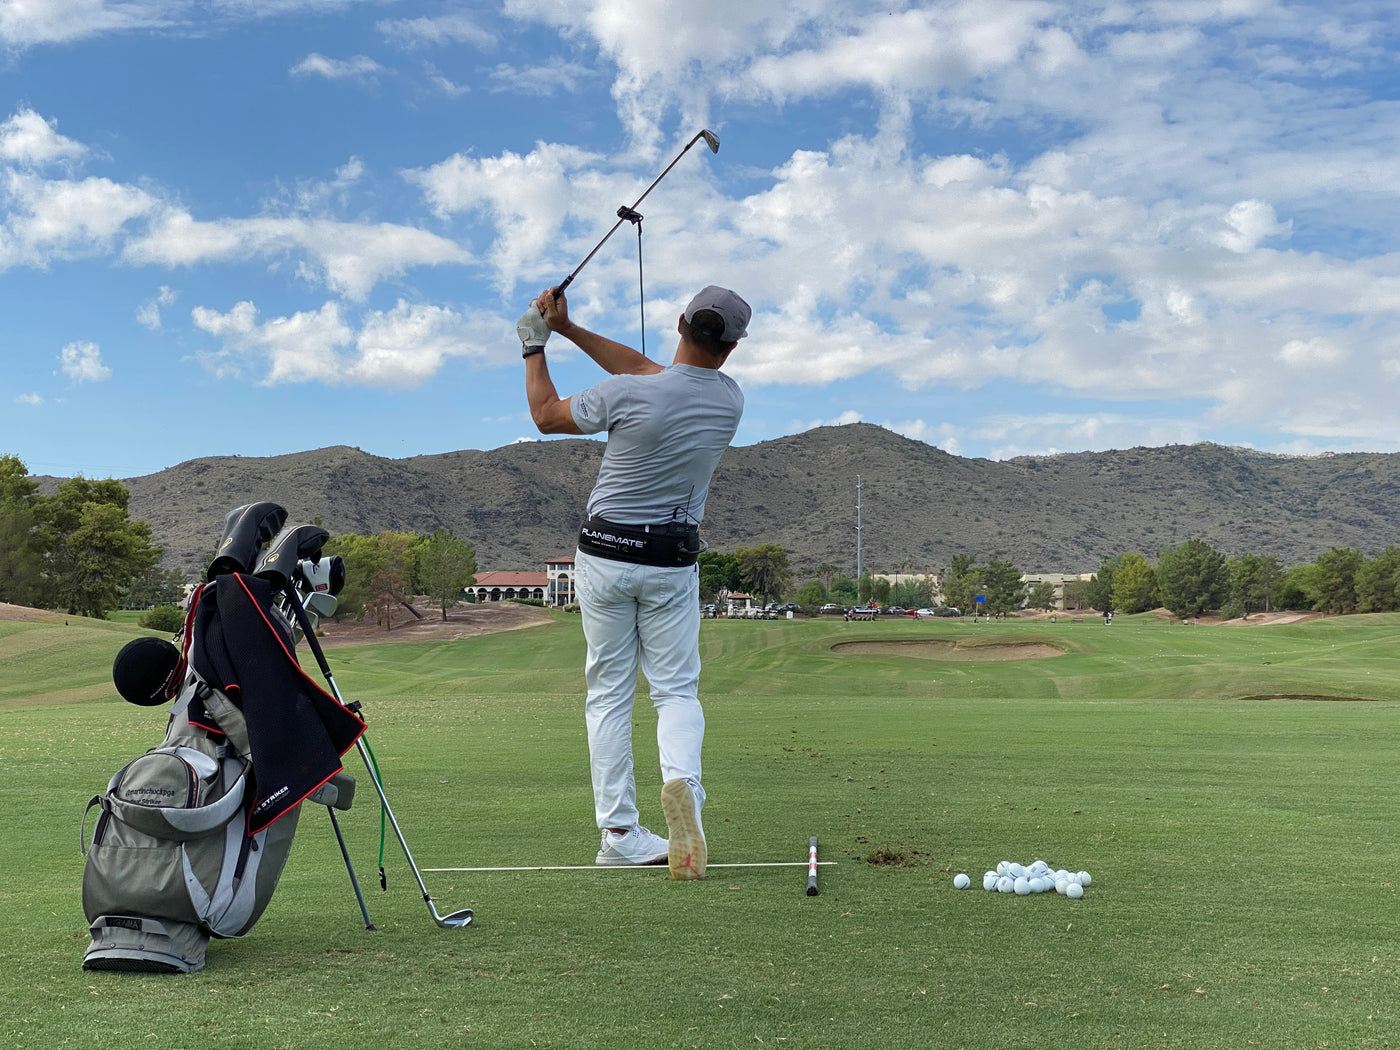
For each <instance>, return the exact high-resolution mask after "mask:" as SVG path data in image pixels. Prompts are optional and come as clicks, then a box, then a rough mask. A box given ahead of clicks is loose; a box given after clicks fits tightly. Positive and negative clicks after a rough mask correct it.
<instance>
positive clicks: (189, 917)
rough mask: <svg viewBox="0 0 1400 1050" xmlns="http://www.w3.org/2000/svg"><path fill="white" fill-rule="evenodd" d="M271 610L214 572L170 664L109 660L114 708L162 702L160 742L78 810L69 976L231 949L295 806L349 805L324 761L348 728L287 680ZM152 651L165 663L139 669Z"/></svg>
mask: <svg viewBox="0 0 1400 1050" xmlns="http://www.w3.org/2000/svg"><path fill="white" fill-rule="evenodd" d="M279 509H280V508H279ZM276 599H277V592H276V590H275V589H274V587H273V585H272V584H270V583H269V582H268V581H267V580H266V579H262V578H259V577H257V576H249V575H243V574H240V573H235V572H229V573H226V574H221V575H219V576H218V577H217V578H215V579H213V580H211V582H210V583H208V584H206V585H205V586H204V587H203V588H201V589H200V590H199V591H197V592H196V593H195V595H194V597H192V598H191V602H190V614H189V616H188V617H187V619H186V624H185V629H184V632H183V635H184V641H185V646H184V650H183V652H181V651H180V650H177V649H176V648H175V647H174V646H173V645H169V644H168V643H159V645H161V646H165V649H164V650H162V649H159V647H156V648H155V649H154V650H153V649H152V647H151V646H149V645H143V643H149V642H151V641H152V640H151V639H141V640H139V642H133V643H130V645H129V646H128V647H127V649H130V650H132V651H138V652H139V653H140V654H141V655H142V656H143V658H145V659H146V660H147V661H148V662H147V664H145V665H143V666H142V673H141V674H134V673H132V672H130V661H127V662H126V663H123V662H122V659H123V655H124V654H126V653H127V650H126V649H124V650H123V654H119V657H118V665H116V666H115V667H114V677H115V678H116V679H117V681H118V688H119V691H121V692H122V695H124V696H126V697H127V699H129V700H132V702H134V703H140V704H148V703H153V702H163V700H164V699H165V697H167V696H168V695H169V694H170V693H171V692H175V690H178V692H175V697H174V699H175V703H174V706H173V707H172V709H171V714H170V721H169V724H168V726H167V729H166V733H165V739H164V740H163V741H162V742H161V744H160V746H159V747H156V748H152V749H151V750H150V751H147V752H146V753H145V754H144V755H141V756H140V757H139V758H136V759H134V760H133V761H131V762H129V763H127V764H126V765H125V766H123V767H122V768H121V769H120V770H118V771H117V773H116V775H114V776H113V777H112V779H111V781H110V782H109V783H108V785H107V790H106V792H105V793H103V794H100V795H97V796H95V797H94V798H93V799H92V800H91V801H90V802H89V803H88V810H89V811H91V810H92V809H93V808H98V809H99V810H100V813H99V815H98V817H97V820H96V823H95V825H94V827H93V833H92V843H91V846H90V847H89V848H88V849H87V864H86V867H85V869H84V872H83V912H84V914H85V915H86V917H87V920H88V923H89V929H90V931H91V934H92V944H91V945H90V946H89V947H88V949H87V952H86V954H85V955H84V958H83V968H84V969H88V970H142V971H154V972H182V973H191V972H193V971H195V970H198V969H200V968H201V967H203V965H204V960H205V948H206V946H207V945H208V942H209V939H210V938H211V937H221V938H222V937H242V936H244V935H246V934H247V933H248V932H249V931H250V930H251V929H252V928H253V925H254V924H255V923H256V922H257V921H258V919H259V918H260V917H261V916H262V914H263V911H264V909H265V908H266V907H267V906H268V903H269V902H270V901H271V899H272V894H273V891H274V890H275V889H276V888H277V882H278V879H279V878H280V877H281V874H282V869H283V867H284V865H285V864H286V861H287V856H288V853H289V852H290V850H291V847H292V839H293V836H294V835H295V833H296V826H297V817H298V814H299V810H300V807H301V803H302V802H304V801H311V802H315V803H318V804H323V805H327V806H333V807H335V808H337V809H349V808H350V802H351V800H352V799H353V796H354V783H355V782H354V779H353V778H352V777H350V776H348V775H347V774H345V773H344V771H343V769H342V767H341V763H340V756H341V755H343V754H344V753H345V751H347V750H348V749H349V748H350V747H352V746H353V745H354V743H355V740H356V739H358V737H359V735H360V733H362V732H363V731H364V723H363V722H362V721H361V720H360V719H359V718H358V717H357V716H356V715H355V714H354V713H352V712H351V711H350V710H349V709H347V708H346V707H344V706H342V705H341V704H340V703H339V702H338V701H337V700H336V699H335V698H334V697H332V696H331V695H330V694H328V693H326V692H325V691H324V690H322V689H321V688H320V687H319V686H318V685H316V683H315V682H313V681H312V680H311V679H310V678H308V677H307V676H306V675H305V674H304V673H303V672H302V670H301V668H300V666H299V665H298V664H297V661H296V657H295V655H294V646H295V633H294V631H293V629H292V627H291V625H290V624H289V623H288V621H287V619H286V617H285V616H284V615H283V614H282V613H281V612H280V611H279V609H278V608H277V604H276ZM166 650H168V652H169V654H170V657H169V661H168V665H167V664H161V665H160V666H158V667H153V666H151V665H150V663H149V661H151V660H154V661H156V662H157V663H158V662H159V661H160V660H162V659H165V657H162V656H161V655H159V654H160V653H163V652H165V651H166ZM153 651H154V652H155V654H156V655H152V652H153ZM124 671H125V672H126V673H125V674H124V673H123V672H124ZM133 681H136V682H138V683H139V684H138V685H133V684H132V682H133ZM157 683H161V684H159V685H157ZM347 863H348V858H347Z"/></svg>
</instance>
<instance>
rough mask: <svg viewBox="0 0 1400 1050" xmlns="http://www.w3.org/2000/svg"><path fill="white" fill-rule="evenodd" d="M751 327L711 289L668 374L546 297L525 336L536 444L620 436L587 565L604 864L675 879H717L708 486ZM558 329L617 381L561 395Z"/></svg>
mask: <svg viewBox="0 0 1400 1050" xmlns="http://www.w3.org/2000/svg"><path fill="white" fill-rule="evenodd" d="M749 316H750V310H749V305H748V303H746V302H744V300H743V299H741V298H739V296H737V295H735V294H734V293H733V292H731V291H729V290H728V289H725V288H718V287H715V286H713V285H711V286H710V287H707V288H704V289H702V290H701V291H700V292H699V293H698V294H697V295H696V296H695V298H693V299H692V300H691V301H690V303H689V305H688V306H686V308H685V312H684V313H683V314H681V317H680V320H679V322H678V325H677V331H678V332H679V333H680V341H679V343H678V345H677V346H676V354H675V359H674V361H673V362H672V364H671V365H670V366H669V367H664V366H662V365H660V364H658V363H657V362H656V361H653V360H651V359H649V358H647V357H644V356H643V355H642V354H639V353H637V351H635V350H633V349H631V348H630V347H627V346H623V345H622V344H621V343H616V342H613V341H612V340H611V339H607V338H605V337H604V336H601V335H598V334H596V333H594V332H590V331H588V330H587V329H585V328H583V327H581V326H580V325H577V324H574V323H573V322H572V321H571V320H569V312H568V304H567V302H566V300H565V299H564V298H563V296H556V295H555V293H554V291H553V290H550V289H547V290H545V291H544V292H541V293H540V296H539V298H538V299H535V300H533V301H532V302H531V303H530V306H529V308H528V309H527V310H526V311H525V314H524V316H522V317H521V318H520V322H519V325H518V326H517V331H518V333H519V335H520V342H521V348H522V354H523V355H524V358H525V395H526V398H527V400H528V401H529V405H530V415H531V417H532V418H533V419H534V421H535V425H536V426H537V427H539V429H540V432H541V433H545V434H597V433H599V432H601V431H604V430H606V431H607V432H608V443H607V449H606V451H605V452H604V453H603V463H602V466H601V467H600V468H599V470H598V480H597V482H596V484H595V485H594V487H593V493H592V495H591V496H590V497H589V499H588V507H587V514H588V516H587V519H586V520H585V521H584V523H583V527H582V528H581V529H580V530H579V541H578V555H577V559H576V562H575V572H576V577H575V585H576V587H577V591H578V595H579V604H580V607H581V609H582V613H583V633H584V638H585V639H586V641H587V643H588V658H587V662H586V664H585V666H584V674H585V678H586V680H587V683H588V699H587V701H586V704H585V722H586V724H587V729H588V749H589V759H590V765H591V768H592V776H593V800H594V809H595V813H596V817H597V822H598V827H599V829H600V830H601V832H602V844H601V846H600V848H599V850H598V857H597V863H598V864H600V865H604V866H625V865H634V864H659V863H661V861H662V860H667V861H668V863H669V865H670V868H671V876H672V878H675V879H699V878H703V877H704V874H705V859H706V848H705V832H704V828H703V826H702V824H701V820H700V810H701V807H702V806H703V805H704V803H705V791H704V788H702V787H701V786H700V746H701V742H702V740H703V739H704V735H705V716H704V713H703V711H702V710H701V707H700V701H699V698H698V696H697V692H698V687H699V681H700V599H699V586H700V582H699V571H698V569H697V568H696V557H697V555H698V554H699V553H700V550H701V543H700V534H699V525H700V521H701V519H702V518H703V517H704V516H705V497H706V495H707V494H708V492H709V486H710V477H711V475H712V474H713V473H714V470H715V466H716V465H717V464H718V463H719V460H720V456H722V455H723V454H724V450H725V449H726V448H728V447H729V442H730V441H731V440H732V439H733V437H734V432H735V430H736V429H738V426H739V418H740V416H741V415H742V414H743V411H744V395H743V394H742V393H741V392H740V390H739V386H738V384H737V383H735V382H734V380H733V379H731V378H730V377H729V376H727V375H725V374H724V373H723V372H721V371H720V370H719V369H720V366H721V365H723V364H724V362H725V361H726V360H727V359H728V357H729V355H730V353H732V352H733V350H734V347H735V346H736V345H737V344H738V341H739V340H740V339H742V338H743V337H744V336H745V335H747V334H748V323H749ZM552 331H553V332H558V333H559V334H560V335H561V336H563V337H564V338H566V339H568V340H569V341H570V342H572V343H574V344H575V345H576V346H577V347H578V348H579V349H581V350H582V351H583V352H584V353H586V354H587V355H588V356H589V357H591V358H592V359H593V360H594V361H596V362H597V363H598V365H599V366H601V367H602V368H603V370H604V371H606V372H608V373H610V375H611V378H609V379H605V380H603V381H602V382H601V383H599V384H598V385H597V386H594V387H591V388H590V389H588V390H584V391H582V392H580V393H577V394H574V395H573V396H572V397H569V398H561V397H560V396H559V394H558V392H557V391H556V390H555V388H554V381H553V380H552V379H551V378H550V375H549V367H548V365H547V364H546V363H545V356H544V347H545V342H546V341H547V340H548V338H549V334H550V332H552ZM639 661H640V667H641V670H642V673H643V674H645V675H646V678H647V682H648V684H649V685H650V688H651V701H652V704H653V705H654V706H655V707H656V713H657V724H656V739H657V744H658V746H659V748H660V753H661V777H662V788H661V809H662V812H663V814H664V815H665V818H666V827H667V832H668V836H669V842H668V840H667V839H663V838H661V837H660V836H658V835H654V834H652V832H650V831H648V830H647V829H646V828H645V827H643V826H642V824H641V822H640V818H639V814H638V812H637V797H636V796H637V789H636V783H635V781H634V780H633V776H632V699H633V694H634V691H635V689H636V682H637V669H638V665H639Z"/></svg>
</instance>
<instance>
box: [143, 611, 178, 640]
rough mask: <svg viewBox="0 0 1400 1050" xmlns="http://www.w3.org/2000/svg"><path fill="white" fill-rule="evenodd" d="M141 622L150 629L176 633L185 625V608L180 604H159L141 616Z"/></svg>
mask: <svg viewBox="0 0 1400 1050" xmlns="http://www.w3.org/2000/svg"><path fill="white" fill-rule="evenodd" d="M139 622H140V624H141V626H142V627H144V628H146V630H148V631H164V632H166V633H167V634H174V633H175V632H176V631H178V630H179V629H180V628H181V627H183V626H184V625H185V610H184V609H181V608H180V607H179V606H178V605H157V606H156V607H155V608H154V609H152V610H150V611H149V612H147V613H144V614H143V615H142V616H141V619H140V621H139Z"/></svg>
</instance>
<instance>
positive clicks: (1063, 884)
mask: <svg viewBox="0 0 1400 1050" xmlns="http://www.w3.org/2000/svg"><path fill="white" fill-rule="evenodd" d="M1068 889H1069V876H1068V875H1066V876H1065V877H1064V878H1062V879H1056V880H1055V892H1056V893H1058V894H1059V895H1060V896H1061V897H1063V896H1064V895H1065V892H1066V891H1067V890H1068Z"/></svg>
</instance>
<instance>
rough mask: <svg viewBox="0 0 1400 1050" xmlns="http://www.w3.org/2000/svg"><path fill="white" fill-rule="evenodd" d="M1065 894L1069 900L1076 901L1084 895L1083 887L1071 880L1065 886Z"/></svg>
mask: <svg viewBox="0 0 1400 1050" xmlns="http://www.w3.org/2000/svg"><path fill="white" fill-rule="evenodd" d="M1065 896H1066V897H1068V898H1069V899H1070V900H1075V901H1077V900H1078V899H1079V898H1080V897H1082V896H1084V887H1083V886H1081V885H1080V884H1079V883H1077V882H1071V883H1070V884H1069V885H1068V886H1066V887H1065Z"/></svg>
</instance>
